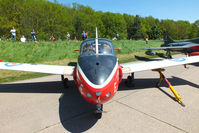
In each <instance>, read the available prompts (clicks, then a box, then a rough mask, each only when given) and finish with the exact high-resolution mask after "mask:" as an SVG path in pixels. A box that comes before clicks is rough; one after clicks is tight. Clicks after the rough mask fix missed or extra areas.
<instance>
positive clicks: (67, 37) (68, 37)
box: [66, 32, 70, 40]
mask: <svg viewBox="0 0 199 133" xmlns="http://www.w3.org/2000/svg"><path fill="white" fill-rule="evenodd" d="M66 39H67V40H70V34H69V33H68V32H67V34H66Z"/></svg>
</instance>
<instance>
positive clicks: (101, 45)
mask: <svg viewBox="0 0 199 133" xmlns="http://www.w3.org/2000/svg"><path fill="white" fill-rule="evenodd" d="M95 54H96V39H91V40H86V41H84V42H83V43H82V44H81V55H95ZM98 54H103V55H114V54H115V53H114V48H113V44H112V42H111V41H109V40H107V39H99V40H98Z"/></svg>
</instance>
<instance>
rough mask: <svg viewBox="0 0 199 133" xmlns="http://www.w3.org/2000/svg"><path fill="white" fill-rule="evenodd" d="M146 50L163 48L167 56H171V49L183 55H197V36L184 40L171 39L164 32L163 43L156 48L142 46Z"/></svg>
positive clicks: (198, 48) (198, 50)
mask: <svg viewBox="0 0 199 133" xmlns="http://www.w3.org/2000/svg"><path fill="white" fill-rule="evenodd" d="M144 49H146V50H165V51H167V52H166V55H167V57H168V58H172V56H171V51H176V52H181V53H184V54H185V55H189V56H195V55H199V37H198V38H195V39H190V40H186V41H178V42H177V41H173V40H172V39H171V37H170V36H169V35H168V34H166V33H165V34H164V44H162V45H161V47H156V48H144Z"/></svg>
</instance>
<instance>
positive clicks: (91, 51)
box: [0, 31, 199, 118]
mask: <svg viewBox="0 0 199 133" xmlns="http://www.w3.org/2000/svg"><path fill="white" fill-rule="evenodd" d="M96 34H97V31H96ZM194 62H199V56H194V57H184V58H180V59H178V60H175V59H165V60H159V61H151V62H141V63H130V64H120V65H119V64H118V60H117V58H116V55H115V49H114V46H113V43H112V42H111V41H110V40H108V39H102V38H99V39H98V37H97V35H96V39H87V40H85V41H84V42H82V44H81V46H80V55H79V57H78V62H77V65H76V66H75V67H73V66H57V65H41V64H26V63H9V62H0V69H6V70H19V71H28V72H40V73H50V74H58V75H61V76H62V80H63V81H64V82H67V78H64V75H66V76H73V79H74V82H75V83H76V85H77V86H78V89H79V92H80V93H81V95H82V96H83V98H84V99H86V100H87V101H88V102H90V103H92V104H96V112H95V114H96V116H97V117H98V118H101V115H102V108H103V106H102V105H103V103H105V102H107V101H109V100H110V99H111V98H112V97H113V96H114V95H115V93H116V92H117V90H118V86H119V83H120V82H121V80H122V77H123V74H124V73H128V74H131V73H134V72H138V71H145V70H152V69H158V68H165V67H169V66H175V65H181V64H188V63H194ZM131 78H133V77H131Z"/></svg>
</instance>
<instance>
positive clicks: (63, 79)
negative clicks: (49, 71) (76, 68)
mask: <svg viewBox="0 0 199 133" xmlns="http://www.w3.org/2000/svg"><path fill="white" fill-rule="evenodd" d="M61 80H62V84H63V86H64V88H68V87H69V86H68V78H64V75H61Z"/></svg>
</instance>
